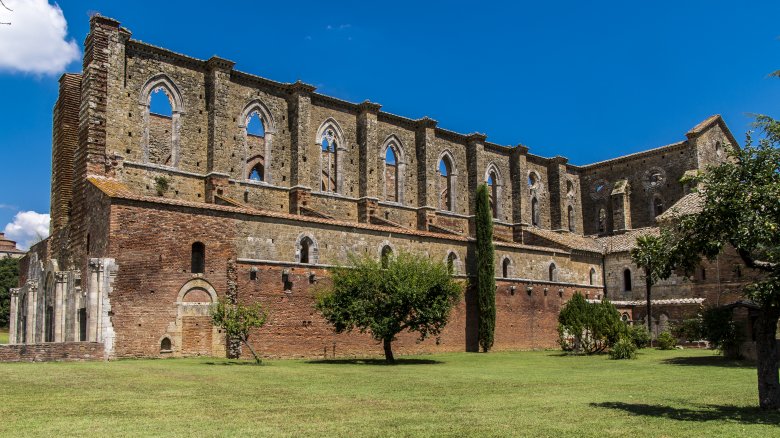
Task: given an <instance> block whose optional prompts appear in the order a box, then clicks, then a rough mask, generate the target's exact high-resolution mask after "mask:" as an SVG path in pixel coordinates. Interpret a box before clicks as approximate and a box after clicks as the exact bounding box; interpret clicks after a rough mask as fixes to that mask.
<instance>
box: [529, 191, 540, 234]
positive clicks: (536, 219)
mask: <svg viewBox="0 0 780 438" xmlns="http://www.w3.org/2000/svg"><path fill="white" fill-rule="evenodd" d="M540 222H541V220H540V216H539V201H538V200H537V199H536V196H534V197H533V198H531V225H533V226H535V227H538V226H539V224H540Z"/></svg>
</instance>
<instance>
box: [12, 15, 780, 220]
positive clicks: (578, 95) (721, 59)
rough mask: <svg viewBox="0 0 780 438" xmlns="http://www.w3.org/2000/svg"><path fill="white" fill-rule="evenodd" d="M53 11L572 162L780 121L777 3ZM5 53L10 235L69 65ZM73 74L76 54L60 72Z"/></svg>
mask: <svg viewBox="0 0 780 438" xmlns="http://www.w3.org/2000/svg"><path fill="white" fill-rule="evenodd" d="M16 1H17V2H18V1H21V0H16ZM24 1H34V2H41V1H43V2H45V0H24ZM11 2H12V3H14V1H13V0H12V1H11ZM228 4H229V6H226V5H228ZM59 6H60V7H61V8H62V11H63V13H64V17H65V19H66V20H67V35H66V36H65V40H66V41H70V40H73V41H75V42H76V43H77V44H78V47H81V44H82V42H83V40H84V37H85V35H86V33H87V31H88V19H89V15H90V14H91V13H93V12H95V11H97V12H100V13H102V14H103V15H107V16H110V17H113V18H116V19H118V20H119V21H121V22H122V25H123V26H125V27H127V28H129V29H130V30H131V31H132V32H133V37H134V38H136V39H140V40H143V41H146V42H149V43H152V44H155V45H159V46H163V47H167V48H169V49H171V50H174V51H177V52H182V53H185V54H188V55H191V56H194V57H198V58H204V59H205V58H208V57H210V56H212V55H215V54H217V55H219V56H221V57H224V58H228V59H230V60H233V61H235V62H236V63H237V65H236V68H237V69H239V70H243V71H246V72H250V73H253V74H257V75H260V76H264V77H268V78H270V79H274V80H278V81H288V82H291V81H295V80H297V79H301V80H303V81H304V82H308V83H311V84H313V85H316V86H317V87H318V91H320V92H322V93H326V94H330V95H333V96H336V97H339V98H342V99H345V100H349V101H353V102H359V101H362V100H365V99H369V100H371V101H374V102H378V103H380V104H382V105H383V109H384V110H386V111H389V112H392V113H395V114H400V115H404V116H408V117H413V118H417V117H422V116H426V115H427V116H430V117H432V118H434V119H436V120H438V121H439V126H441V127H444V128H446V129H451V130H454V131H458V132H463V133H468V132H474V131H478V132H483V133H486V134H487V135H488V140H490V141H493V142H497V143H499V144H506V145H514V144H518V143H523V144H525V145H527V146H529V147H530V149H531V152H532V153H535V154H539V155H544V156H552V155H563V156H566V157H568V158H569V159H570V161H571V162H573V163H575V164H587V163H591V162H596V161H599V160H603V159H607V158H610V157H614V156H618V155H621V154H625V153H630V152H636V151H639V150H642V149H646V148H651V147H656V146H661V145H664V144H668V143H672V142H675V141H678V140H680V139H682V138H683V135H684V133H685V132H686V131H687V130H688V129H690V128H691V127H693V126H694V125H695V124H696V123H698V122H699V121H701V120H702V119H704V118H706V117H707V116H709V115H711V114H716V113H720V114H723V116H724V117H725V119H726V122H727V123H728V124H729V126H730V127H731V129H732V131H733V132H734V134H735V136H736V137H737V138H738V139H740V140H742V139H743V138H744V131H745V130H747V129H748V128H749V122H750V118H749V116H748V113H766V114H769V115H773V116H776V117H780V80H778V79H769V78H767V74H768V73H770V72H772V71H774V70H777V69H780V56H778V55H780V40H778V38H777V37H778V36H779V35H780V26H779V25H778V24H777V23H778V20H777V18H778V17H780V2H777V1H750V2H748V1H746V2H733V1H730V2H728V1H717V0H710V1H679V0H678V1H654V2H641V3H640V2H626V1H600V2H583V1H560V2H538V1H534V2H526V1H518V2H511V3H510V2H508V3H492V2H488V1H484V2H473V1H472V2H452V1H449V2H420V1H416V2H406V1H394V2H365V1H361V2H335V1H331V2H322V1H316V2H308V1H297V2H294V3H291V2H249V1H245V2H230V3H228V2H208V3H202V4H201V3H196V2H192V1H186V2H185V1H159V0H158V1H155V2H146V1H132V2H125V1H121V2H120V1H80V0H68V1H63V2H62V3H61V4H60V5H59ZM16 9H18V7H17V8H16ZM0 12H2V11H0ZM13 14H14V13H0V21H4V20H3V18H7V17H10V18H11V19H12V20H11V21H13V17H14V15H13ZM12 26H13V25H12ZM3 32H7V29H6V28H5V27H0V49H1V48H2V44H1V43H2V39H3ZM6 56H8V51H6V54H4V53H3V52H2V51H0V90H2V93H3V102H4V103H5V104H4V105H0V144H1V145H2V152H3V158H2V163H3V166H2V167H3V171H2V172H0V231H2V229H3V226H4V225H5V224H6V223H8V222H10V221H11V220H13V218H14V215H15V214H16V213H17V212H18V211H26V210H32V211H37V212H41V213H46V212H48V209H49V190H50V181H49V177H50V168H51V108H52V106H53V105H54V101H55V100H56V97H57V95H56V91H57V78H58V76H59V73H60V72H61V71H62V69H61V68H60V69H58V71H57V72H48V73H40V72H38V73H36V72H27V73H25V72H19V71H16V70H14V69H8V68H5V69H2V68H1V67H2V64H3V63H2V59H3V57H6ZM79 70H80V60H78V61H73V62H70V63H69V64H67V67H66V68H65V71H69V72H76V71H79ZM10 102H13V104H10Z"/></svg>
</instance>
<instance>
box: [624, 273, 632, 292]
mask: <svg viewBox="0 0 780 438" xmlns="http://www.w3.org/2000/svg"><path fill="white" fill-rule="evenodd" d="M623 290H624V291H626V292H631V270H630V269H626V270H624V271H623Z"/></svg>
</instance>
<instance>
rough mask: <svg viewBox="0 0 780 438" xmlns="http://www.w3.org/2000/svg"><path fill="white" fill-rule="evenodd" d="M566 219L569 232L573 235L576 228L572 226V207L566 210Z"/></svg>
mask: <svg viewBox="0 0 780 438" xmlns="http://www.w3.org/2000/svg"><path fill="white" fill-rule="evenodd" d="M568 218H569V231H571V232H572V233H573V232H574V231H575V229H576V228H575V226H574V207H572V206H571V205H570V206H569V208H568Z"/></svg>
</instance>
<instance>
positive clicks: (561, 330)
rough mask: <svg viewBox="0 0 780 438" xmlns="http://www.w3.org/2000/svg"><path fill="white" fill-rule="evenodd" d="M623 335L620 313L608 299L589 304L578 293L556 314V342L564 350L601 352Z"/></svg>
mask: <svg viewBox="0 0 780 438" xmlns="http://www.w3.org/2000/svg"><path fill="white" fill-rule="evenodd" d="M625 334H626V325H625V324H624V323H623V321H621V320H620V313H619V312H618V311H617V309H615V306H613V305H612V303H610V302H609V301H607V300H604V301H602V302H600V303H589V302H588V301H586V300H585V297H583V296H582V294H580V293H575V294H574V296H573V297H572V298H571V300H569V301H568V302H567V303H566V304H564V306H563V309H561V313H560V314H559V315H558V337H559V338H558V342H559V343H560V345H561V348H562V349H563V350H564V351H574V352H577V353H585V354H593V353H598V352H601V351H604V350H605V349H607V348H609V347H611V346H613V345H615V343H616V342H617V341H618V340H619V339H620V338H621V337H622V336H625Z"/></svg>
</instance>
